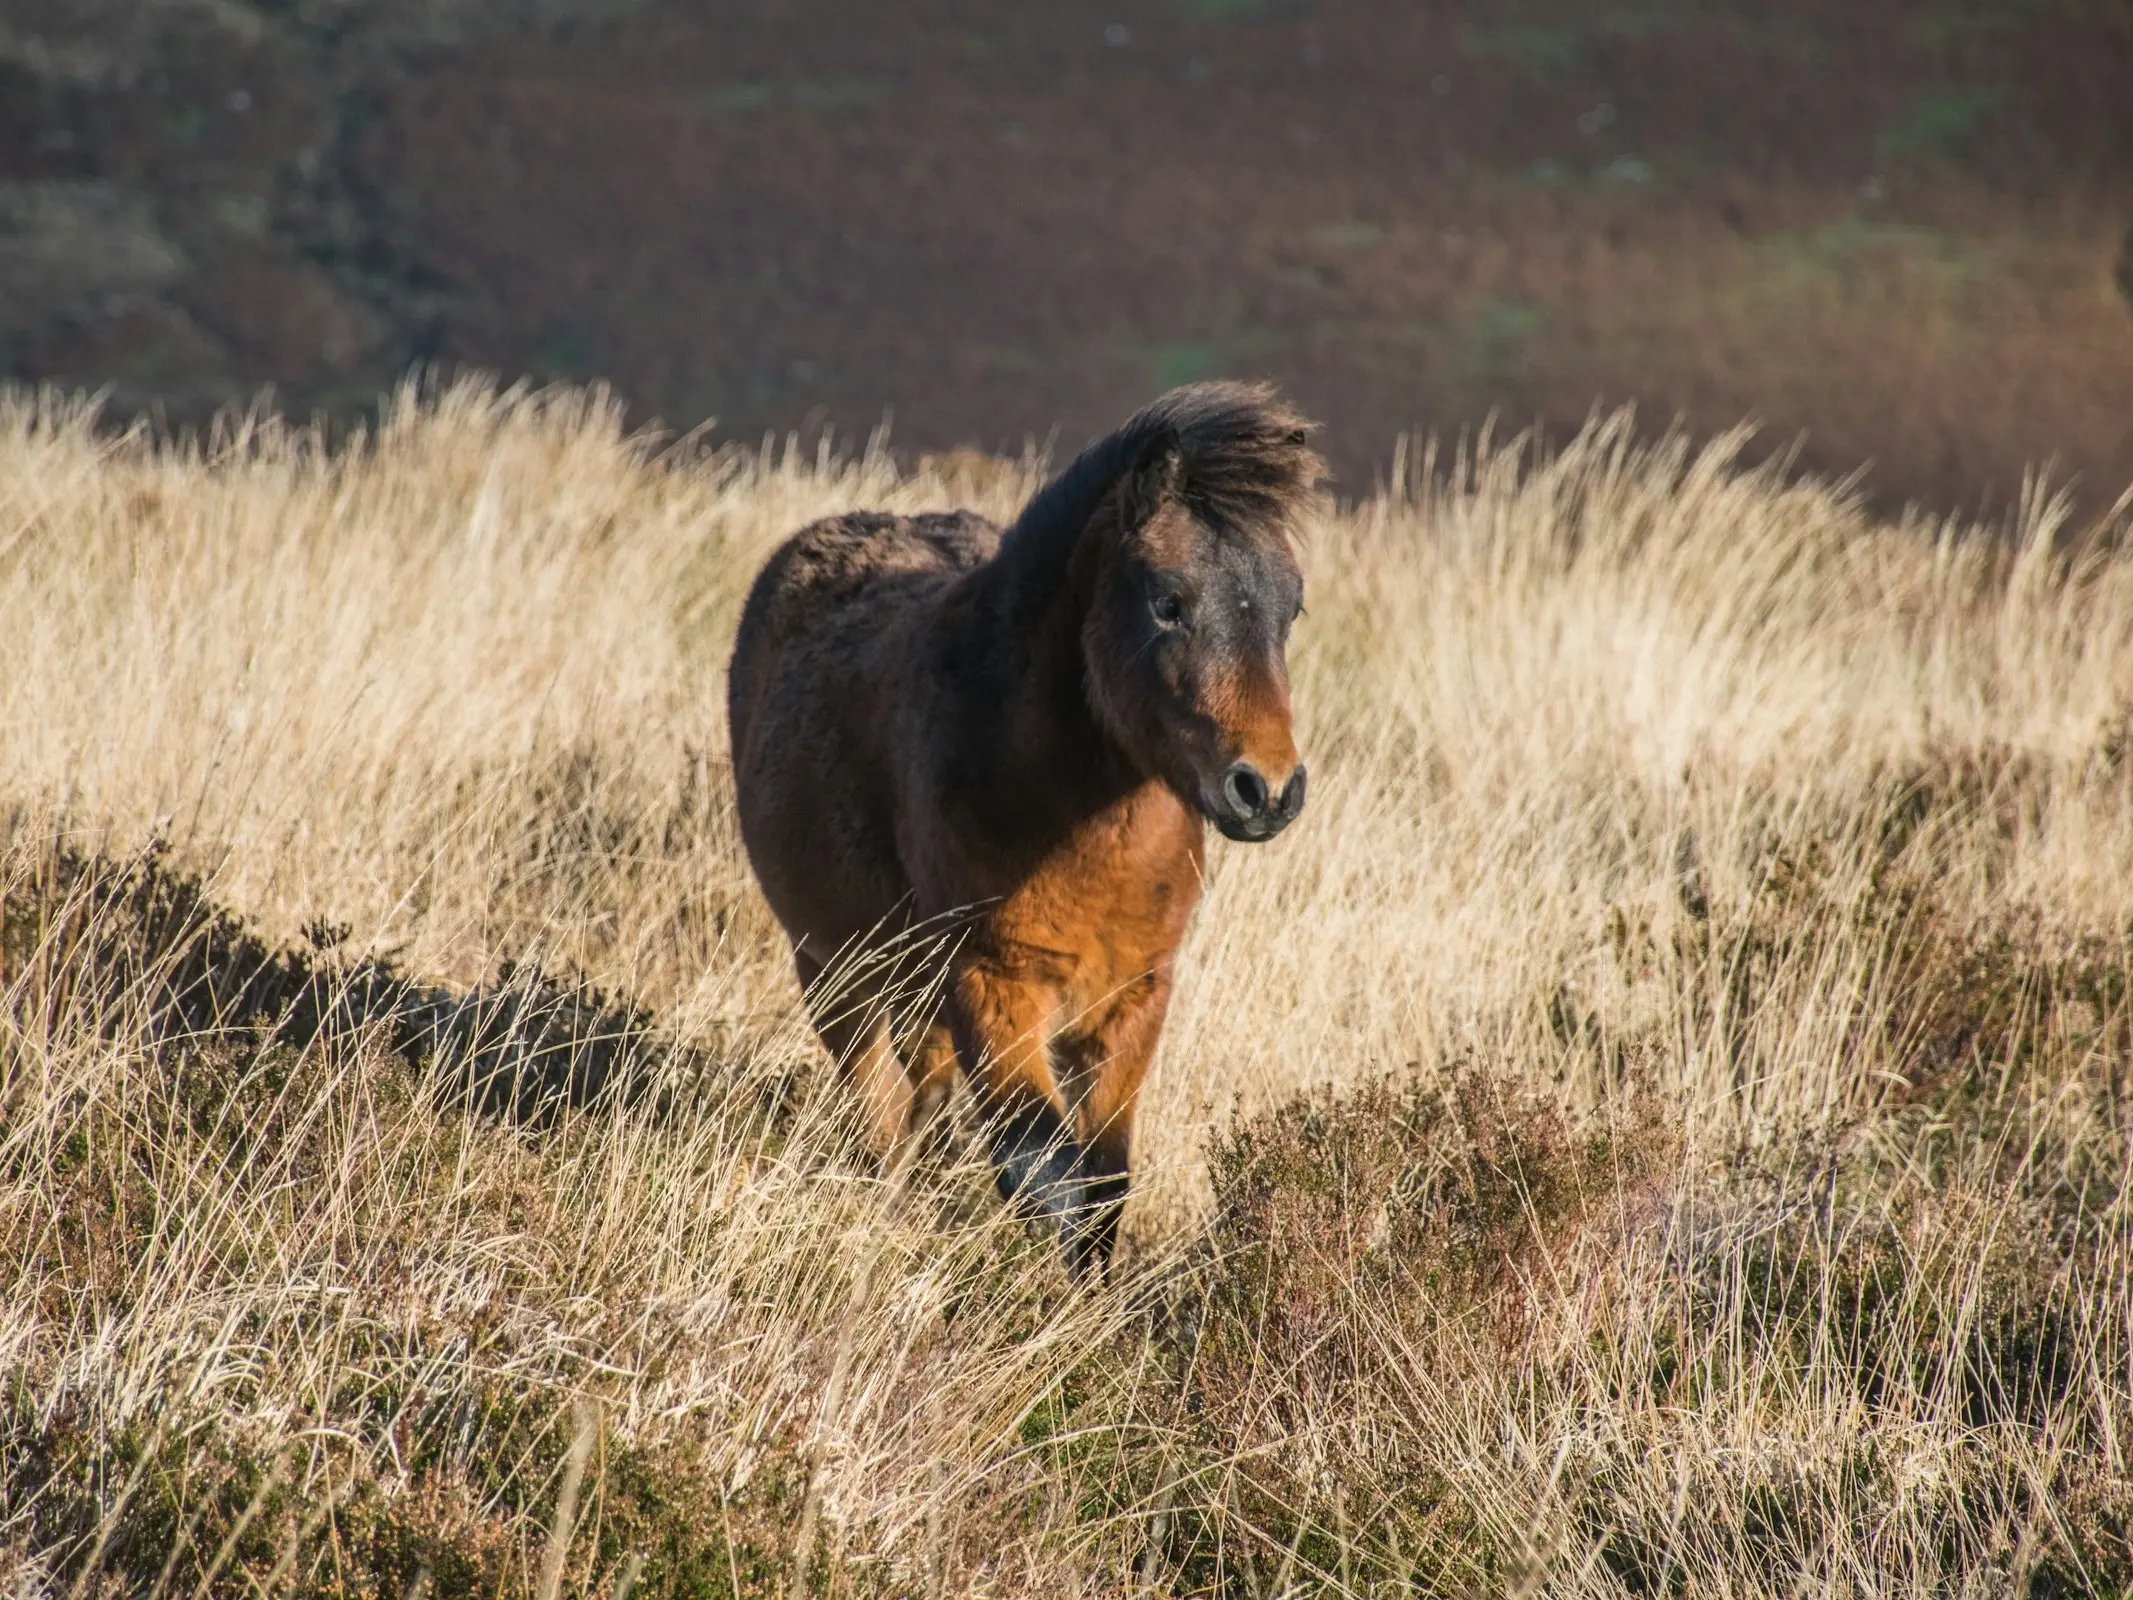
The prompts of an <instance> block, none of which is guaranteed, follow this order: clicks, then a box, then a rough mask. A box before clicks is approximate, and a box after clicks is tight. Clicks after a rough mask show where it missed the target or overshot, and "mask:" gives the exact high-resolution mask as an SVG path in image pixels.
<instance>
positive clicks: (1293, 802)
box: [1278, 767, 1305, 817]
mask: <svg viewBox="0 0 2133 1600" xmlns="http://www.w3.org/2000/svg"><path fill="white" fill-rule="evenodd" d="M1304 777H1305V773H1304V769H1303V768H1302V767H1298V768H1297V769H1296V771H1295V772H1294V773H1293V774H1291V775H1290V778H1289V781H1288V782H1287V783H1286V784H1284V785H1283V786H1282V790H1281V799H1280V801H1279V802H1278V804H1279V805H1280V807H1281V814H1282V815H1283V816H1285V817H1293V816H1295V815H1296V813H1297V812H1299V811H1301V810H1303V807H1304Z"/></svg>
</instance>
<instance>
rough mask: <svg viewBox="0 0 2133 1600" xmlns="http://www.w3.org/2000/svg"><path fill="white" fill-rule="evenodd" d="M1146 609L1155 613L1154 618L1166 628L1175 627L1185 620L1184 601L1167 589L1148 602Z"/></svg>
mask: <svg viewBox="0 0 2133 1600" xmlns="http://www.w3.org/2000/svg"><path fill="white" fill-rule="evenodd" d="M1148 609H1149V610H1150V611H1153V612H1154V613H1155V620H1156V621H1158V622H1160V623H1161V624H1162V625H1163V626H1164V627H1166V628H1175V627H1176V626H1177V625H1178V624H1179V623H1180V622H1183V621H1184V620H1185V603H1184V602H1183V601H1182V600H1180V599H1179V598H1178V597H1177V596H1176V595H1174V594H1172V593H1170V592H1169V591H1168V590H1167V589H1166V590H1164V591H1163V592H1161V593H1159V594H1157V595H1156V596H1155V598H1154V599H1152V600H1150V601H1149V602H1148Z"/></svg>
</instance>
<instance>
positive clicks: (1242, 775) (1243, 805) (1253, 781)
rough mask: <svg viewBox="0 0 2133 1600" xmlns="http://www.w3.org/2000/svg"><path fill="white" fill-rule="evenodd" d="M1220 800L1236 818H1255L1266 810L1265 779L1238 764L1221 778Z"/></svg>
mask: <svg viewBox="0 0 2133 1600" xmlns="http://www.w3.org/2000/svg"><path fill="white" fill-rule="evenodd" d="M1222 798H1223V799H1225V800H1227V801H1228V802H1229V808H1230V810H1232V811H1234V812H1235V813H1236V814H1237V815H1238V816H1240V817H1256V816H1258V815H1259V813H1260V812H1262V811H1264V810H1265V809H1266V802H1267V788H1266V779H1264V778H1262V777H1260V776H1259V774H1258V773H1257V772H1256V771H1254V770H1253V769H1252V768H1250V767H1247V766H1245V765H1243V764H1242V763H1241V762H1240V763H1239V764H1238V765H1236V766H1234V767H1231V768H1230V769H1229V771H1228V772H1227V773H1226V774H1225V775H1224V776H1223V779H1222Z"/></svg>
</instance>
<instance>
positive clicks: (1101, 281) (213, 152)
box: [0, 0, 2133, 510]
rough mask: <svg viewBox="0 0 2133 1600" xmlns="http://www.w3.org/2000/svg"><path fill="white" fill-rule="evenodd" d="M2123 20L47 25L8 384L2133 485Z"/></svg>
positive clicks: (635, 16)
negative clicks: (1622, 456) (1649, 434)
mask: <svg viewBox="0 0 2133 1600" xmlns="http://www.w3.org/2000/svg"><path fill="white" fill-rule="evenodd" d="M2129 173H2133V5H2129V4H2128V3H2126V0H1915V3H1880V4H1861V3H1856V0H1850V3H1847V0H1786V3H1785V4H1782V5H1771V4H1768V3H1767V0H1764V3H1757V4H1749V3H1737V0H1704V3H1690V0H1644V3H1636V4H1602V5H1591V4H1574V3H1570V0H1493V3H1490V0H1442V3H1407V4H1400V3H1391V0H1377V3H1366V0H1315V3H1309V4H1304V3H1280V0H1266V3H1255V0H1112V3H1107V4H1103V5H1089V4H1083V3H1080V0H1058V3H1047V4H1042V5H1040V4H1036V3H1034V0H1014V3H994V4H977V3H968V0H898V3H896V4H884V3H882V0H738V3H734V4H728V5H719V6H710V5H701V4H698V5H685V4H680V3H671V4H658V3H648V4H642V5H636V6H630V5H626V4H601V3H598V0H592V3H576V0H558V3H552V4H541V3H537V0H522V3H505V0H497V3H487V4H484V3H478V0H458V3H426V4H418V3H415V0H402V3H399V4H394V3H391V0H387V3H371V4H363V5H360V6H359V5H356V4H353V3H352V0H294V3H278V4H260V5H246V4H242V3H239V0H168V3H164V4H157V5H150V4H146V3H132V4H128V3H122V0H104V3H88V0H0V368H4V370H5V371H6V372H7V373H8V374H11V375H12V376H14V377H15V378H17V379H21V380H36V381H51V382H54V383H59V384H64V385H68V386H96V387H105V388H108V390H109V392H110V395H111V402H110V408H111V414H112V415H113V416H115V417H124V416H127V415H131V414H135V413H139V412H142V411H149V412H152V413H157V414H160V415H161V416H162V417H163V418H165V419H166V420H167V421H169V422H171V423H173V424H184V423H189V422H197V421H199V420H201V419H202V418H204V417H206V416H207V415H208V414H210V413H211V412H212V411H213V410H214V409H215V408H216V407H217V406H220V405H223V404H226V403H228V402H230V401H232V400H240V399H244V398H246V397H248V396H250V395H252V394H254V393H255V392H256V391H257V389H258V387H259V386H260V385H263V384H272V385H274V386H275V388H276V391H277V394H278V396H279V399H280V402H281V403H282V404H284V405H286V406H290V407H293V408H294V409H297V410H299V411H303V410H309V409H314V408H316V409H323V410H325V411H328V412H330V413H332V414H334V415H337V416H344V417H347V416H357V415H361V414H362V413H363V412H364V411H365V410H367V409H368V408H369V407H370V406H371V405H373V404H374V402H375V397H376V396H377V394H378V392H379V391H380V390H381V388H383V387H384V386H386V385H388V384H390V383H392V382H393V381H394V380H395V379H396V378H397V377H398V376H399V375H400V374H401V373H403V372H404V371H405V370H406V369H407V368H408V367H409V366H410V365H411V364H413V363H418V362H427V363H434V364H438V365H441V366H444V367H447V368H449V367H453V366H460V365H473V366H478V367H481V368H486V369H491V370H495V371H498V372H501V373H503V374H505V375H506V376H512V377H515V376H519V375H526V376H530V377H534V378H567V379H573V380H582V379H589V378H604V379H610V380H612V381H613V382H614V384H615V385H616V387H617V388H618V390H619V391H620V392H621V393H622V394H624V395H625V396H626V397H627V398H628V400H629V402H630V404H631V407H632V411H633V415H634V416H636V417H638V418H639V419H641V420H643V421H646V422H650V421H654V420H657V421H659V422H662V423H664V424H665V425H667V426H669V427H674V428H685V427H691V426H694V425H696V424H699V423H701V422H703V421H705V420H706V419H716V423H717V427H718V430H719V431H720V433H722V434H724V435H726V436H728V437H731V436H736V435H737V436H740V437H743V438H751V439H752V438H754V437H756V436H758V435H760V434H761V433H763V432H764V431H767V430H775V431H778V432H785V431H788V430H798V431H800V432H801V433H802V434H803V435H804V436H809V437H812V436H815V435H818V434H819V433H820V432H821V431H823V430H824V429H834V430H835V431H836V432H837V433H839V434H840V435H843V436H852V435H863V434H865V433H867V432H869V431H870V430H872V429H873V428H874V427H876V426H877V425H878V424H879V423H880V422H881V420H882V419H883V416H884V414H885V413H888V412H890V411H891V410H892V409H893V414H894V427H893V439H894V442H895V443H896V445H897V446H899V447H900V448H903V449H907V450H923V449H933V448H941V447H948V446H956V445H974V446H978V447H981V448H988V449H998V448H1008V449H1015V448H1019V447H1020V446H1021V445H1022V444H1023V442H1024V441H1025V440H1026V439H1029V438H1036V439H1038V440H1040V441H1041V440H1043V439H1045V438H1047V437H1051V436H1053V435H1054V433H1055V430H1056V436H1057V438H1058V439H1059V441H1060V442H1061V443H1062V444H1063V445H1072V444H1075V443H1078V442H1079V441H1080V440H1081V439H1082V438H1083V437H1084V436H1086V435H1087V434H1089V433H1091V432H1093V431H1095V430H1098V429H1100V428H1102V427H1104V426H1106V425H1107V424H1109V423H1110V422H1111V421H1113V420H1115V419H1116V418H1117V417H1118V416H1120V415H1121V414H1123V413H1124V412H1126V411H1127V410H1129V409H1131V408H1132V407H1133V406H1135V405H1136V404H1138V403H1140V402H1141V401H1142V400H1144V399H1145V398H1147V397H1148V396H1149V395H1150V394H1151V393H1153V392H1154V391H1156V390H1158V389H1160V388H1162V387H1164V386H1166V385H1168V384H1171V383H1174V382H1177V381H1180V380H1183V379H1188V378H1195V377H1202V376H1208V375H1213V374H1228V373H1265V374H1270V375H1272V376H1274V377H1276V378H1278V379H1280V380H1282V381H1283V382H1285V383H1286V384H1288V385H1290V386H1291V387H1292V388H1293V389H1294V391H1295V392H1296V393H1297V394H1298V396H1299V397H1300V398H1301V399H1302V401H1303V403H1304V404H1305V405H1306V406H1307V407H1308V408H1310V409H1311V410H1313V411H1314V412H1316V413H1317V414H1319V415H1320V416H1322V417H1324V418H1325V419H1326V420H1327V421H1328V422H1329V424H1330V425H1331V431H1330V433H1329V436H1328V442H1329V445H1330V453H1331V454H1332V456H1333V458H1334V461H1335V465H1336V467H1337V469H1338V470H1339V472H1340V474H1341V480H1342V487H1343V488H1344V489H1346V490H1347V491H1349V492H1351V493H1356V492H1363V491H1366V490H1368V489H1369V488H1370V487H1371V485H1372V482H1373V480H1374V478H1375V477H1377V476H1380V475H1382V474H1383V472H1384V471H1385V468H1386V464H1387V463H1388V461H1389V460H1390V459H1391V457H1392V451H1393V445H1394V441H1395V439H1396V437H1397V436H1398V435H1400V434H1402V433H1404V432H1412V431H1415V430H1435V431H1437V432H1438V433H1440V434H1442V435H1446V436H1451V435H1456V434H1457V433H1459V432H1460V431H1461V430H1469V429H1472V428H1474V427H1476V426H1478V425H1479V424H1480V423H1481V422H1482V420H1483V419H1484V418H1486V417H1488V416H1489V415H1490V414H1492V413H1493V414H1495V415H1497V416H1498V417H1499V418H1500V419H1501V425H1502V426H1507V427H1517V426H1524V425H1526V424H1528V423H1531V422H1535V421H1539V422H1541V423H1543V424H1545V425H1546V426H1547V427H1548V428H1549V429H1551V430H1553V431H1556V432H1563V431H1567V430H1568V429H1570V428H1572V427H1574V426H1575V425H1576V424H1577V423H1578V422H1579V421H1581V420H1582V419H1583V418H1584V417H1585V416H1586V415H1587V414H1588V413H1589V412H1590V410H1591V409H1592V408H1593V406H1594V405H1595V404H1612V403H1615V402H1619V401H1622V400H1634V401H1636V402H1637V403H1638V404H1639V406H1640V408H1641V410H1642V414H1643V416H1644V418H1645V419H1646V422H1647V423H1648V424H1649V425H1652V426H1658V425H1662V424H1664V423H1665V422H1667V421H1669V420H1671V419H1672V418H1673V417H1674V416H1676V415H1677V414H1678V415H1681V416H1684V417H1685V418H1686V419H1687V420H1688V422H1689V423H1690V425H1691V426H1692V427H1693V428H1695V429H1696V430H1698V431H1708V430H1712V429H1716V428H1721V427H1725V426H1729V425H1731V424H1733V423H1735V422H1737V421H1739V420H1741V419H1742V418H1743V417H1753V418H1756V419H1758V420H1759V421H1760V422H1761V423H1762V424H1763V427H1764V433H1763V438H1764V439H1765V440H1766V442H1768V443H1770V444H1773V445H1775V444H1783V443H1787V442H1789V441H1790V440H1791V438H1792V437H1793V436H1794V435H1795V434H1796V433H1800V432H1804V433H1805V434H1806V435H1807V443H1806V446H1805V450H1804V459H1805V460H1806V461H1807V462H1808V463H1809V464H1810V465H1813V466H1816V467H1819V468H1824V469H1829V470H1833V471H1839V472H1843V471H1849V470H1851V469H1853V468H1855V467H1857V466H1859V465H1860V464H1862V463H1866V462H1871V464H1872V466H1871V475H1870V477H1869V479H1868V482H1869V484H1870V486H1871V488H1872V490H1873V492H1874V493H1875V495H1876V497H1877V498H1878V499H1880V500H1881V501H1882V502H1884V503H1893V502H1895V501H1900V500H1903V499H1908V498H1916V499H1919V500H1923V501H1925V502H1927V503H1928V504H1932V505H1936V506H1940V507H1945V508H1948V509H1951V510H1952V509H1964V510H1972V509H1976V508H1978V507H1980V506H1983V507H1986V508H2004V507H2005V506H2006V505H2007V504H2008V502H2009V501H2010V500H2011V499H2012V498H2013V497H2014V496H2015V495H2016V494H2017V493H2018V492H2019V490H2020V486H2021V482H2022V478H2023V473H2024V471H2025V469H2026V468H2028V467H2030V466H2031V465H2033V464H2038V463H2043V462H2046V461H2055V462H2056V463H2057V470H2058V472H2059V474H2060V475H2061V476H2062V477H2066V476H2074V477H2076V478H2077V479H2078V483H2079V487H2080V490H2081V493H2082V497H2083V499H2084V501H2085V502H2087V503H2089V504H2091V505H2092V506H2097V507H2099V508H2100V506H2101V505H2102V504H2104V503H2107V502H2108V501H2110V500H2111V499H2112V498H2114V497H2115V495H2116V494H2117V492H2118V491H2119V490H2120V489H2121V488H2122V487H2124V486H2125V485H2126V484H2127V483H2128V482H2133V238H2129V232H2128V229H2129V225H2133V183H2129V176H2128V175H2129Z"/></svg>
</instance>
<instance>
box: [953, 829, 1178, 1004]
mask: <svg viewBox="0 0 2133 1600" xmlns="http://www.w3.org/2000/svg"><path fill="white" fill-rule="evenodd" d="M1202 855H1203V842H1202V836H1201V831H1200V827H1199V824H1198V822H1197V821H1196V820H1194V819H1193V818H1192V817H1191V816H1190V815H1189V814H1188V813H1186V812H1185V811H1184V809H1183V808H1182V807H1180V806H1178V805H1177V804H1176V802H1175V801H1173V800H1171V799H1170V797H1169V796H1168V795H1167V794H1163V795H1161V796H1160V797H1158V798H1156V799H1155V800H1153V801H1144V802H1143V803H1142V804H1140V805H1138V806H1130V805H1129V806H1124V807H1121V808H1119V811H1118V813H1117V814H1116V815H1111V816H1106V817H1103V818H1099V819H1098V820H1097V821H1096V822H1095V823H1094V824H1092V825H1091V826H1089V827H1087V828H1084V829H1082V830H1080V831H1079V832H1077V834H1076V835H1075V836H1074V837H1073V838H1072V839H1070V840H1068V841H1067V842H1066V843H1065V844H1064V845H1063V846H1062V847H1061V848H1060V849H1058V850H1056V851H1055V852H1053V853H1052V854H1051V855H1049V856H1048V857H1047V858H1046V859H1045V860H1044V861H1043V862H1042V863H1041V864H1040V866H1039V867H1038V869H1037V870H1036V871H1035V872H1034V873H1032V874H1031V875H1030V876H1029V877H1028V878H1027V879H1026V880H1025V881H1024V882H1023V883H1022V884H1020V885H1019V886H1018V887H1017V888H1016V889H1015V890H1014V891H1013V892H1012V893H1011V894H1009V895H1007V896H1005V897H1004V898H1003V899H1002V901H1001V902H1000V904H999V906H998V908H997V910H996V911H995V913H994V915H993V917H992V918H991V919H990V920H991V922H992V927H993V932H994V934H995V935H996V937H997V938H998V939H999V940H1000V941H1001V943H1002V944H1003V945H1004V946H1006V947H1008V948H1011V949H1013V950H1014V951H1016V952H1017V953H1018V955H1019V956H1020V958H1021V959H1022V960H1023V961H1024V962H1027V963H1029V964H1031V965H1032V966H1035V967H1040V968H1044V969H1047V970H1045V971H1044V972H1042V973H1041V976H1043V977H1045V978H1048V979H1049V980H1050V981H1051V982H1052V983H1053V984H1055V985H1056V986H1057V987H1059V988H1060V989H1061V991H1062V992H1063V994H1064V995H1065V997H1066V999H1067V1001H1068V1003H1069V1004H1070V1005H1072V1004H1075V1003H1077V1002H1078V1003H1079V1004H1081V1005H1084V1006H1086V1005H1094V1004H1096V1003H1097V1002H1098V1001H1100V1000H1101V998H1102V997H1103V996H1104V995H1106V994H1108V993H1110V992H1112V991H1114V990H1116V989H1119V988H1121V987H1123V986H1125V985H1127V984H1130V983H1132V982H1134V981H1135V980H1136V979H1139V978H1142V977H1145V976H1146V975H1147V974H1148V973H1150V972H1153V971H1156V970H1158V969H1159V968H1161V967H1163V966H1165V965H1167V964H1168V962H1169V959H1170V956H1171V954H1172V952H1174V951H1175V950H1176V949H1177V947H1178V944H1179V943H1180V942H1181V941H1182V940H1183V939H1184V937H1185V930H1186V927H1187V926H1188V924H1189V923H1190V922H1191V920H1192V911H1193V907H1194V905H1195V904H1196V903H1197V902H1198V900H1199V898H1200V873H1201V866H1202ZM1032 975H1033V976H1037V975H1040V974H1035V973H1033V974H1032Z"/></svg>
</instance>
